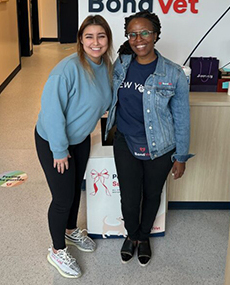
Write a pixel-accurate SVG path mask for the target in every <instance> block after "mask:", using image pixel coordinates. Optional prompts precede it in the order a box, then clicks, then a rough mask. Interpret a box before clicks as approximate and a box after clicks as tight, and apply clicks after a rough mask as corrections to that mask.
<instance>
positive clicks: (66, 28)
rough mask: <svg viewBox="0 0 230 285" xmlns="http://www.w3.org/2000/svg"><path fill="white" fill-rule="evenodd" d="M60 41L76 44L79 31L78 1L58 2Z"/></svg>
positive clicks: (58, 0)
mask: <svg viewBox="0 0 230 285" xmlns="http://www.w3.org/2000/svg"><path fill="white" fill-rule="evenodd" d="M57 13H58V16H57V20H58V40H59V42H60V43H75V42H76V41H77V31H78V0H57Z"/></svg>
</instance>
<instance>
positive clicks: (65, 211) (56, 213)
mask: <svg viewBox="0 0 230 285" xmlns="http://www.w3.org/2000/svg"><path fill="white" fill-rule="evenodd" d="M35 142H36V148H37V153H38V158H39V160H40V163H41V166H42V168H43V170H44V173H45V176H46V179H47V182H48V185H49V188H50V191H51V194H52V201H51V204H50V207H49V211H48V221H49V229H50V233H51V237H52V240H53V246H54V248H55V249H63V248H65V247H66V245H65V230H66V229H74V228H75V227H76V226H77V216H78V209H79V204H80V197H81V184H82V181H83V178H84V173H85V169H86V165H87V161H88V158H89V152H90V136H88V137H87V138H86V139H85V140H84V141H83V142H82V143H80V144H77V145H71V146H69V153H70V155H71V158H69V169H68V170H65V172H64V173H63V174H61V173H58V172H57V169H56V168H54V167H53V154H52V152H51V150H50V147H49V143H48V142H47V141H46V140H44V139H42V138H41V137H40V136H39V135H38V133H37V131H36V129H35Z"/></svg>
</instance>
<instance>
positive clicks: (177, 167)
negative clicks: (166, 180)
mask: <svg viewBox="0 0 230 285" xmlns="http://www.w3.org/2000/svg"><path fill="white" fill-rule="evenodd" d="M184 172H185V162H178V161H175V162H174V164H173V167H172V176H173V177H174V179H175V180H176V179H178V178H181V177H182V176H183V174H184Z"/></svg>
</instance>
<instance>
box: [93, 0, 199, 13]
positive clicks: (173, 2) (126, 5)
mask: <svg viewBox="0 0 230 285" xmlns="http://www.w3.org/2000/svg"><path fill="white" fill-rule="evenodd" d="M198 2H199V0H139V1H138V0H137V1H136V0H89V2H88V3H89V12H93V13H98V12H102V11H103V10H104V9H107V10H108V11H109V12H111V13H116V12H118V11H120V10H122V12H123V13H127V12H129V11H130V7H131V12H132V13H136V12H137V11H143V10H149V11H150V12H153V3H154V5H155V4H156V5H159V6H160V8H161V10H162V12H163V13H164V14H167V13H168V12H169V11H170V10H174V12H175V13H178V14H182V13H185V12H186V11H188V12H191V13H193V14H197V13H198V10H197V7H196V4H197V3H198ZM128 9H129V10H128Z"/></svg>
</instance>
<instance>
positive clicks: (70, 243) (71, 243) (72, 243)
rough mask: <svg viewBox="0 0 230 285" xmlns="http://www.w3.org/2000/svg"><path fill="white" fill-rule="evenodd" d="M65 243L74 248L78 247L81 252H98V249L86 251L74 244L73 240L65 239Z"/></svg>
mask: <svg viewBox="0 0 230 285" xmlns="http://www.w3.org/2000/svg"><path fill="white" fill-rule="evenodd" d="M65 242H66V244H68V245H74V246H76V247H77V248H78V249H79V250H81V251H84V252H94V251H95V250H96V248H95V249H93V250H91V249H84V248H82V247H80V246H79V245H77V244H76V243H75V242H73V241H71V240H68V239H67V238H66V239H65Z"/></svg>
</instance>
